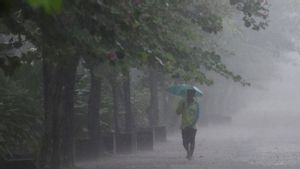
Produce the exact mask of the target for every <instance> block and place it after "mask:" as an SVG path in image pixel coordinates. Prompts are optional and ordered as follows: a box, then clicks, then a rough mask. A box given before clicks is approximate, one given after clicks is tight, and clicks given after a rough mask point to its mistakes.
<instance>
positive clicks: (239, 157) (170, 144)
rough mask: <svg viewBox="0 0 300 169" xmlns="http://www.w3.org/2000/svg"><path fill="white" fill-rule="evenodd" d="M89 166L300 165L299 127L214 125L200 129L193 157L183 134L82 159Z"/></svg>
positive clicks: (259, 168) (272, 168) (277, 168)
mask: <svg viewBox="0 0 300 169" xmlns="http://www.w3.org/2000/svg"><path fill="white" fill-rule="evenodd" d="M78 166H80V167H84V168H87V169H299V168H300V133H298V132H297V128H282V127H281V128H276V127H272V128H256V129H254V128H251V129H247V128H238V127H236V126H235V127H213V128H202V129H199V130H198V134H197V141H196V150H195V154H194V159H193V160H192V161H188V160H186V159H185V153H184V149H183V147H182V146H181V140H180V135H173V136H169V138H168V141H167V142H165V143H162V144H160V145H156V147H155V150H154V151H153V152H138V153H136V154H128V155H113V156H109V157H103V158H100V159H98V160H97V161H90V162H82V163H80V164H78Z"/></svg>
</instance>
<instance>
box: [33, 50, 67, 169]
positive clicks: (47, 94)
mask: <svg viewBox="0 0 300 169" xmlns="http://www.w3.org/2000/svg"><path fill="white" fill-rule="evenodd" d="M44 54H45V56H47V54H48V53H47V52H45V53H44ZM45 56H44V60H43V78H44V80H43V83H44V85H43V87H44V111H45V119H44V120H45V121H44V124H45V128H44V129H45V131H44V138H43V142H42V146H41V150H40V156H39V157H38V158H39V159H38V167H39V168H41V169H42V168H47V167H51V168H52V169H58V168H59V166H60V126H59V125H60V124H59V108H60V104H61V93H62V90H63V83H62V82H63V76H62V73H63V67H62V66H61V65H54V64H53V63H51V62H50V61H49V60H47V59H45Z"/></svg>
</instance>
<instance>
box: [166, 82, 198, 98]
mask: <svg viewBox="0 0 300 169" xmlns="http://www.w3.org/2000/svg"><path fill="white" fill-rule="evenodd" d="M187 90H195V96H196V97H200V96H203V92H202V91H201V90H200V89H199V88H198V87H196V86H192V85H188V84H174V85H172V86H171V87H169V88H168V92H169V93H171V94H173V95H176V96H186V92H187Z"/></svg>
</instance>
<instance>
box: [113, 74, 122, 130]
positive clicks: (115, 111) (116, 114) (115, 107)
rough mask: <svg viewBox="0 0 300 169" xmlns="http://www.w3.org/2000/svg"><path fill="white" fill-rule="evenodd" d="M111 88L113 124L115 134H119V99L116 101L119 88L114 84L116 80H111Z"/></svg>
mask: <svg viewBox="0 0 300 169" xmlns="http://www.w3.org/2000/svg"><path fill="white" fill-rule="evenodd" d="M111 88H112V98H113V124H114V130H115V132H116V134H118V133H119V132H120V130H119V99H118V90H119V86H118V85H117V83H116V79H115V78H113V79H111Z"/></svg>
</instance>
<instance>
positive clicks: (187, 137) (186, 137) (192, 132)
mask: <svg viewBox="0 0 300 169" xmlns="http://www.w3.org/2000/svg"><path fill="white" fill-rule="evenodd" d="M196 132H197V130H196V129H194V128H192V127H186V128H184V129H182V131H181V133H182V142H183V147H184V149H185V150H186V152H187V157H191V156H193V153H194V148H195V136H196Z"/></svg>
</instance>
